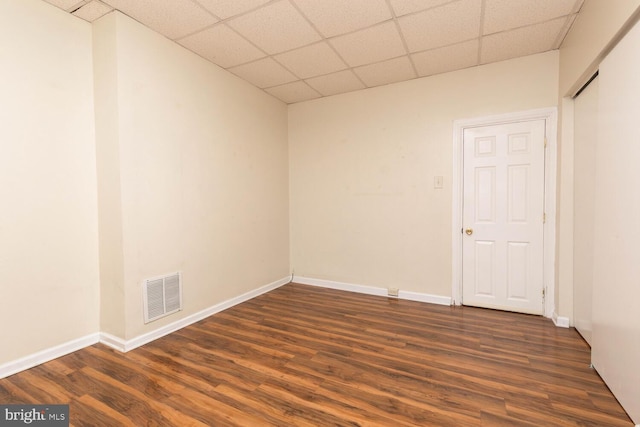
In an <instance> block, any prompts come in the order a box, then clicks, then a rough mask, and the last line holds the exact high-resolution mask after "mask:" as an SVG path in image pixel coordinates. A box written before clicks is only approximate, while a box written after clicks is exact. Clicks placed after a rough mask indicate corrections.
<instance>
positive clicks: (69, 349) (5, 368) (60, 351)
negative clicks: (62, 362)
mask: <svg viewBox="0 0 640 427" xmlns="http://www.w3.org/2000/svg"><path fill="white" fill-rule="evenodd" d="M99 339H100V334H98V333H95V334H91V335H86V336H84V337H81V338H76V339H74V340H71V341H67V342H66V343H63V344H60V345H57V346H55V347H51V348H48V349H46V350H42V351H39V352H37V353H34V354H30V355H29V356H25V357H22V358H20V359H17V360H14V361H11V362H8V363H5V364H3V365H0V378H5V377H8V376H9V375H13V374H17V373H18V372H20V371H24V370H26V369H29V368H33V367H34V366H37V365H40V364H42V363H45V362H49V361H51V360H53V359H57V358H58V357H62V356H64V355H66V354H69V353H73V352H74V351H77V350H80V349H83V348H85V347H88V346H90V345H93V344H95V343H97V342H98V341H99Z"/></svg>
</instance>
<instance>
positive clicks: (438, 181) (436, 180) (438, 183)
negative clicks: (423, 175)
mask: <svg viewBox="0 0 640 427" xmlns="http://www.w3.org/2000/svg"><path fill="white" fill-rule="evenodd" d="M442 181H443V178H442V177H441V176H434V177H433V188H435V189H437V190H441V189H442V187H443V184H442Z"/></svg>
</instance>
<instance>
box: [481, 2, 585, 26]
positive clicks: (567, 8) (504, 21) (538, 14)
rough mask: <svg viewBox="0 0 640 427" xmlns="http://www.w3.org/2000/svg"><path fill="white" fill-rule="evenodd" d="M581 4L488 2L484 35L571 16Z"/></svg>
mask: <svg viewBox="0 0 640 427" xmlns="http://www.w3.org/2000/svg"><path fill="white" fill-rule="evenodd" d="M579 3H580V4H581V0H578V1H576V0H486V4H485V11H484V27H483V34H492V33H496V32H499V31H505V30H510V29H513V28H518V27H522V26H525V25H531V24H535V23H539V22H544V21H549V20H551V19H554V18H558V17H560V16H565V15H569V14H571V13H572V12H574V11H575V9H576V8H577V7H578V6H579Z"/></svg>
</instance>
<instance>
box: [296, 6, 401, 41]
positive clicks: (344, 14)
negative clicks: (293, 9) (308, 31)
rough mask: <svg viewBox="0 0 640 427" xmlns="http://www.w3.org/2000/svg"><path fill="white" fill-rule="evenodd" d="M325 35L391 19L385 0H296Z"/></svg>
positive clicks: (345, 31) (303, 11)
mask: <svg viewBox="0 0 640 427" xmlns="http://www.w3.org/2000/svg"><path fill="white" fill-rule="evenodd" d="M294 2H295V4H296V5H297V6H298V7H299V8H300V10H301V11H302V13H304V14H305V15H306V17H307V18H309V20H310V21H311V22H313V25H315V27H316V28H317V29H318V31H320V32H321V33H322V34H323V35H324V36H325V37H333V36H337V35H339V34H344V33H349V32H352V31H355V30H359V29H362V28H365V27H369V26H371V25H374V24H377V23H379V22H382V21H386V20H388V19H391V12H390V11H389V7H388V6H387V3H386V1H385V0H349V1H344V0H294Z"/></svg>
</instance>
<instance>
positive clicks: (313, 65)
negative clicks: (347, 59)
mask: <svg viewBox="0 0 640 427" xmlns="http://www.w3.org/2000/svg"><path fill="white" fill-rule="evenodd" d="M274 58H275V59H276V60H277V61H278V62H280V63H281V64H282V65H284V66H285V67H287V68H288V69H289V70H291V71H292V72H293V73H294V74H296V75H297V76H298V77H300V78H303V79H306V78H308V77H314V76H319V75H321V74H328V73H332V72H334V71H339V70H344V69H345V68H347V66H346V64H345V63H344V61H343V60H342V59H340V57H339V56H338V55H337V54H336V53H335V52H334V51H333V49H331V47H330V46H329V45H328V44H327V43H326V42H321V43H316V44H312V45H309V46H305V47H302V48H300V49H296V50H291V51H289V52H286V53H282V54H280V55H276V56H275V57H274Z"/></svg>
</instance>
